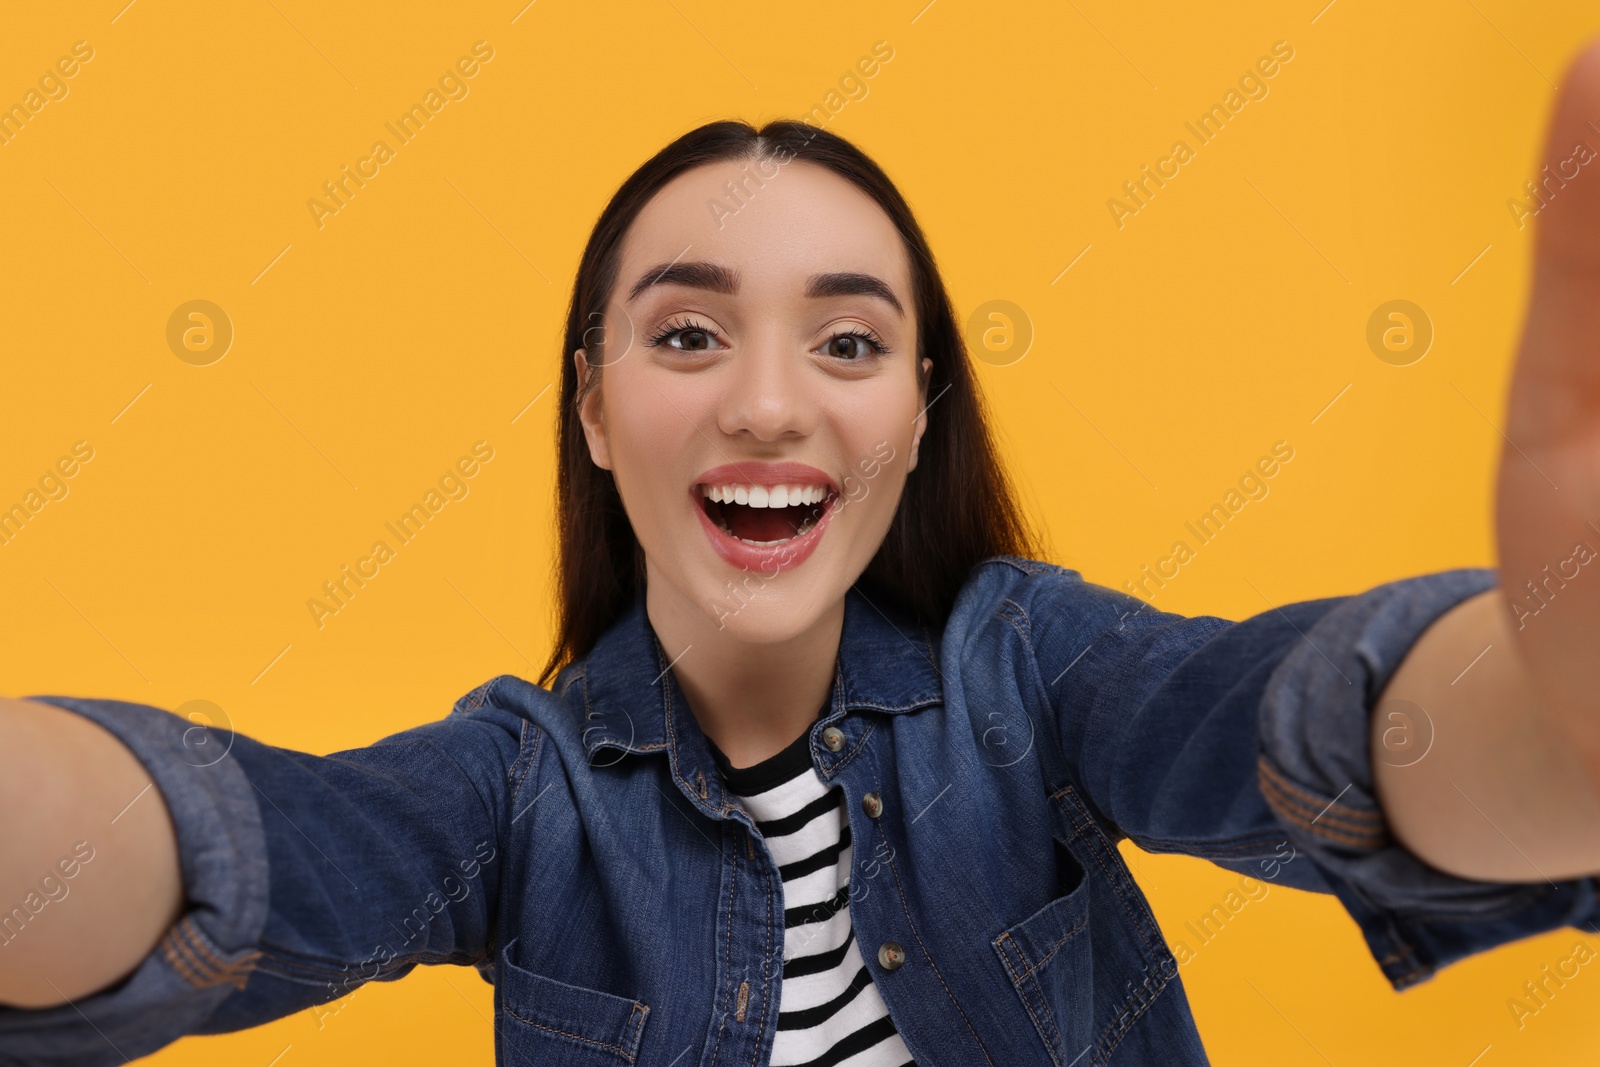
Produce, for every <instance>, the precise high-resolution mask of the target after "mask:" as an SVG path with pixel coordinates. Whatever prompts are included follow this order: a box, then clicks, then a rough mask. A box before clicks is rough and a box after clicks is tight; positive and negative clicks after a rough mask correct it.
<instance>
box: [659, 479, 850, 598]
mask: <svg viewBox="0 0 1600 1067" xmlns="http://www.w3.org/2000/svg"><path fill="white" fill-rule="evenodd" d="M702 485H768V486H771V485H826V486H827V487H828V496H827V497H825V498H823V501H822V504H821V507H822V517H821V518H819V519H818V520H817V523H816V525H815V526H813V527H811V529H810V530H807V531H806V532H805V533H804V534H802V535H800V536H799V537H791V538H790V539H789V540H787V541H785V542H783V543H782V544H779V545H771V546H768V547H766V548H758V547H756V546H755V545H747V544H745V543H744V542H743V541H741V540H739V539H738V538H737V537H729V536H728V535H727V534H725V533H723V532H722V530H721V528H720V527H718V526H717V524H716V523H715V522H713V521H712V520H711V516H709V515H707V514H706V509H705V502H704V500H703V498H702V495H701V492H700V487H701V486H702ZM689 497H690V499H691V501H692V502H693V505H694V513H695V514H696V515H698V516H699V517H700V528H701V529H703V530H704V531H705V533H706V539H707V540H709V541H710V542H711V547H712V548H713V549H714V550H715V551H716V553H717V555H719V556H721V557H722V559H723V560H724V562H726V563H728V564H729V565H731V566H734V567H738V568H740V569H741V570H747V571H760V572H762V573H763V574H766V575H767V576H768V577H776V576H777V575H778V574H779V573H780V572H782V571H785V570H789V569H790V568H793V567H798V566H799V565H800V564H802V563H804V562H805V561H806V560H807V559H808V558H810V556H811V553H813V552H815V551H816V550H817V545H819V544H821V543H822V534H823V532H824V531H825V530H827V528H828V523H829V522H831V521H832V520H833V513H834V512H835V511H838V510H839V509H838V507H837V506H835V504H836V501H837V500H838V499H839V489H838V486H836V485H835V484H834V481H833V479H832V478H830V477H828V476H827V475H826V474H824V473H823V472H822V471H819V470H818V469H817V468H815V467H808V466H807V465H805V464H804V463H739V464H733V463H727V464H724V465H722V466H720V467H713V468H711V469H710V470H708V471H706V472H705V473H704V474H702V475H700V477H699V479H698V480H697V481H696V482H695V484H694V485H692V486H690V487H689Z"/></svg>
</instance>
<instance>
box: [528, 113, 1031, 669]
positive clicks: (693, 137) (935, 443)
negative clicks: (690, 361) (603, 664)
mask: <svg viewBox="0 0 1600 1067" xmlns="http://www.w3.org/2000/svg"><path fill="white" fill-rule="evenodd" d="M729 160H733V161H737V160H775V161H777V162H780V163H785V164H786V163H788V162H794V161H805V162H810V163H815V164H818V165H820V166H824V167H827V168H828V169H829V170H831V171H833V172H834V173H835V174H838V175H839V176H840V177H842V178H844V179H846V180H847V181H849V182H850V183H851V184H853V185H855V186H856V187H857V188H858V189H860V190H861V191H862V192H864V193H865V194H866V195H868V196H870V197H871V198H872V199H873V200H874V201H876V202H877V204H878V206H879V207H881V208H882V209H883V211H884V213H885V214H886V215H888V217H889V218H890V220H892V221H893V222H894V224H895V227H896V228H897V229H898V230H899V231H900V235H901V237H902V238H904V240H905V243H906V253H907V255H908V256H909V257H910V260H911V282H912V290H913V299H914V301H915V305H916V321H917V334H918V341H919V351H918V353H917V366H918V368H920V367H921V365H922V358H923V357H924V356H926V357H927V358H929V359H931V360H933V367H932V369H931V372H930V375H929V380H928V381H927V383H926V386H925V388H926V398H925V400H926V402H931V405H932V406H931V408H930V410H929V413H928V419H929V425H928V430H927V432H926V433H924V434H923V438H922V443H921V445H920V447H919V449H918V454H917V455H918V458H917V469H916V470H915V471H914V472H912V476H911V477H910V478H908V479H907V481H906V487H905V491H904V493H903V494H902V496H901V499H900V504H899V508H898V510H897V511H896V512H895V516H894V519H893V521H892V522H891V524H890V526H889V531H888V533H887V534H886V535H885V536H884V540H883V544H882V545H880V546H879V548H878V552H877V554H876V555H875V556H873V558H872V562H871V563H869V564H868V565H867V569H866V571H865V572H864V573H863V574H862V576H861V578H860V579H859V581H858V585H860V587H861V588H862V589H863V591H865V592H868V593H869V595H873V596H874V598H875V599H876V597H883V598H885V599H886V600H888V601H889V602H890V603H892V604H893V605H895V606H896V607H898V608H900V609H901V610H902V611H904V612H906V613H907V614H909V615H910V616H911V617H912V618H914V619H917V620H919V621H925V622H928V623H932V624H941V623H942V621H943V619H944V618H945V617H946V616H947V615H948V614H949V612H950V608H951V606H952V605H953V604H954V602H955V598H956V594H957V592H958V591H959V590H960V589H961V586H962V584H963V583H964V582H965V581H966V578H967V575H968V573H969V572H970V571H971V569H972V567H973V566H974V565H975V564H976V563H978V562H979V561H980V560H982V559H984V558H985V557H988V556H992V555H1000V554H1005V555H1019V556H1025V557H1031V556H1034V555H1036V549H1035V541H1034V535H1033V533H1032V531H1031V530H1030V529H1029V527H1028V525H1027V523H1026V521H1025V520H1024V518H1023V515H1022V512H1021V509H1020V508H1019V507H1018V506H1017V503H1016V500H1015V498H1014V497H1013V495H1012V489H1011V484H1010V482H1009V480H1008V479H1007V477H1006V474H1005V470H1004V468H1003V467H1002V466H1001V464H1000V460H999V457H998V455H997V453H996V450H995V446H994V441H993V438H992V437H991V434H990V431H989V427H988V424H987V423H986V422H985V421H984V415H983V402H982V398H981V396H980V395H979V392H978V386H977V382H976V381H975V380H974V379H973V377H972V370H971V367H970V365H969V364H968V362H967V349H966V345H965V343H964V342H963V340H962V335H961V329H960V327H959V325H958V324H957V321H956V317H955V313H954V311H953V310H952V308H951V304H950V296H949V294H948V293H947V292H946V291H945V287H944V280H943V279H942V278H941V277H940V276H939V271H938V268H937V267H935V266H934V262H933V253H932V252H930V251H929V249H928V242H927V239H926V238H925V237H923V235H922V228H921V227H919V226H918V225H917V221H916V219H915V218H913V217H912V214H911V209H910V208H909V207H908V206H907V205H906V202H905V198H904V197H902V196H901V195H900V192H899V190H898V189H896V188H895V187H894V184H893V183H892V182H890V181H889V178H888V176H887V175H885V174H884V172H883V171H882V169H880V168H879V167H878V165H877V164H876V163H874V162H873V161H872V160H871V159H869V158H868V157H867V156H866V154H865V153H863V152H862V151H861V150H860V149H859V148H857V147H856V146H855V145H853V144H851V143H850V142H849V141H847V140H845V139H844V138H842V137H840V136H838V135H837V134H833V133H829V132H827V131H825V130H823V129H821V128H819V127H816V126H812V125H809V124H808V123H804V122H797V121H792V120H787V119H785V120H778V121H774V122H769V123H767V124H766V125H764V126H762V127H761V128H760V129H757V128H756V127H754V126H752V125H750V124H749V123H747V122H737V121H723V122H711V123H707V124H706V125H704V126H701V127H699V128H697V129H694V130H691V131H689V132H688V133H686V134H684V135H683V136H682V137H679V138H678V139H677V140H675V141H673V142H672V143H671V144H669V145H667V146H666V147H665V148H663V149H662V150H661V151H659V152H657V153H656V154H655V155H654V156H652V157H651V158H650V159H649V160H648V161H647V162H646V163H645V164H644V165H643V166H641V167H640V168H639V169H638V170H636V171H634V172H633V174H632V175H631V176H630V177H629V178H628V180H627V181H625V182H623V183H622V186H621V188H619V189H618V190H617V191H616V193H615V194H614V195H613V196H612V197H611V201H610V202H609V203H608V204H607V205H606V207H605V210H604V211H602V212H601V213H600V218H599V221H597V222H596V223H595V226H594V231H593V232H592V233H591V234H590V235H589V243H588V245H587V246H586V247H585V248H584V250H583V261H582V262H581V263H580V264H579V266H578V276H577V279H576V281H575V282H574V283H573V287H572V303H571V305H570V306H569V307H568V310H567V329H566V338H565V340H564V342H563V344H562V349H561V415H560V418H559V421H558V422H557V425H556V450H557V454H558V461H559V464H560V479H559V484H558V486H557V490H556V506H557V523H558V526H559V532H558V536H559V540H560V561H559V572H558V575H557V581H558V586H559V588H558V595H559V599H560V619H559V629H558V631H557V635H556V641H555V648H554V650H553V651H552V652H551V654H550V660H549V662H548V663H547V664H546V665H545V668H544V672H543V673H542V674H541V675H540V676H539V684H540V685H544V684H546V683H547V682H548V681H549V680H550V679H551V678H553V677H554V676H555V675H556V674H557V673H558V672H559V671H560V670H561V668H562V667H564V666H566V665H567V664H568V663H571V662H573V661H576V660H578V659H581V658H582V657H583V656H585V655H587V654H588V653H589V651H590V650H591V649H592V648H593V647H594V645H595V643H596V642H597V641H598V640H599V639H600V636H601V635H602V634H604V633H605V632H606V630H608V629H609V628H610V627H611V625H612V624H613V623H615V622H616V620H617V619H618V617H619V616H620V615H621V614H622V613H623V611H625V610H626V609H627V608H628V606H629V605H630V604H632V602H633V599H634V597H635V595H636V594H637V592H638V591H639V590H640V589H642V588H643V587H644V582H645V567H644V551H643V549H642V548H641V547H640V545H639V541H638V539H637V538H636V537H635V536H634V534H633V528H632V527H631V526H630V525H629V523H628V518H627V514H626V513H625V512H624V511H623V508H622V498H621V496H620V495H619V494H618V492H617V486H616V482H615V481H614V479H613V478H612V475H611V472H610V471H607V470H604V469H602V468H601V467H598V466H596V465H595V464H594V462H593V460H592V459H591V458H590V455H589V449H588V445H587V442H586V440H585V437H584V433H583V424H582V422H581V421H580V420H579V418H578V406H579V404H580V403H581V402H582V399H583V397H582V395H580V393H579V381H578V373H577V368H576V367H575V366H574V365H573V353H574V352H575V351H576V350H577V349H579V348H584V349H586V350H587V351H588V352H589V353H590V354H591V359H590V361H589V362H590V363H591V365H592V366H595V372H594V373H591V375H590V380H589V383H588V386H587V388H586V389H585V390H584V391H585V393H587V391H588V390H589V389H593V388H594V387H595V385H596V384H598V381H599V379H600V374H599V372H598V364H600V363H603V360H595V359H593V358H592V353H593V352H594V351H595V350H596V348H597V347H601V348H603V347H604V343H605V342H606V341H608V340H614V338H607V337H606V334H605V332H604V329H603V327H604V325H605V318H604V313H605V308H606V303H607V301H608V300H609V299H610V296H611V291H612V288H613V287H614V286H615V285H616V282H617V271H618V260H619V259H620V258H621V248H622V241H623V238H624V236H626V234H627V231H628V227H629V226H631V225H632V224H633V221H634V219H635V218H636V217H637V216H638V214H639V212H640V210H642V209H643V208H644V206H645V204H647V203H648V202H649V201H650V199H651V197H653V196H654V195H655V194H656V193H657V192H659V191H660V190H661V188H662V187H663V186H665V185H666V184H667V183H668V182H670V181H671V180H672V179H673V178H675V177H677V176H678V175H679V174H681V173H683V172H684V171H686V170H689V169H690V168H692V167H697V166H700V165H702V164H706V163H716V162H723V161H729ZM597 327H601V328H597Z"/></svg>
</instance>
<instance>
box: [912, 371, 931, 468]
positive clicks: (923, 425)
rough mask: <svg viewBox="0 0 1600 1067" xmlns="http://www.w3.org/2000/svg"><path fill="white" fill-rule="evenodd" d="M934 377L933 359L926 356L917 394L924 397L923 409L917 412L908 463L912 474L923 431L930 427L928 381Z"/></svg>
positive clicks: (915, 466) (915, 465)
mask: <svg viewBox="0 0 1600 1067" xmlns="http://www.w3.org/2000/svg"><path fill="white" fill-rule="evenodd" d="M932 377H933V360H931V359H928V358H926V357H924V358H923V360H922V374H921V379H922V380H921V387H920V388H919V389H918V390H917V395H918V396H920V397H921V399H922V410H921V411H920V412H918V413H917V424H916V429H914V430H913V431H912V432H911V458H910V460H908V461H907V463H906V473H907V474H910V473H911V472H912V471H914V470H916V469H917V448H918V446H920V445H921V444H922V433H923V431H924V430H926V429H927V428H928V382H930V381H931V380H932Z"/></svg>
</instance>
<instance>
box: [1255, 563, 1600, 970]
mask: <svg viewBox="0 0 1600 1067" xmlns="http://www.w3.org/2000/svg"><path fill="white" fill-rule="evenodd" d="M1495 583H1496V572H1495V571H1494V570H1493V569H1491V568H1484V567H1471V568H1460V569H1456V570H1449V571H1441V572H1437V573H1433V574H1424V575H1419V576H1416V577H1411V578H1404V579H1400V580H1398V581H1393V582H1388V583H1386V584H1383V585H1380V586H1377V587H1376V588H1374V589H1372V590H1369V591H1368V592H1365V593H1362V594H1360V595H1359V596H1354V597H1349V598H1348V599H1346V600H1345V602H1344V603H1341V604H1340V605H1339V606H1337V607H1335V608H1334V609H1333V610H1331V611H1329V612H1328V613H1327V614H1325V615H1324V616H1323V617H1322V618H1321V619H1319V620H1318V621H1317V623H1316V625H1314V626H1312V627H1311V628H1310V629H1309V630H1308V631H1307V632H1306V633H1305V635H1304V637H1305V640H1304V641H1302V642H1301V643H1300V644H1298V645H1297V646H1296V647H1295V648H1294V649H1293V650H1292V651H1291V652H1290V653H1289V654H1288V655H1287V656H1286V657H1285V658H1284V660H1283V662H1282V663H1280V664H1279V665H1278V667H1277V668H1276V669H1275V670H1274V671H1273V673H1272V676H1271V677H1270V678H1269V679H1268V681H1267V685H1266V689H1265V691H1264V693H1263V695H1262V700H1261V708H1260V728H1261V743H1262V747H1261V752H1260V754H1259V757H1258V761H1257V779H1258V781H1259V783H1260V787H1261V792H1262V794H1263V796H1264V797H1265V798H1266V800H1267V802H1268V804H1269V805H1271V807H1272V809H1273V811H1274V812H1276V813H1277V815H1278V817H1279V819H1280V820H1282V822H1283V824H1284V828H1285V832H1286V833H1287V834H1288V836H1289V840H1290V843H1291V844H1293V845H1294V846H1295V847H1296V848H1298V849H1300V850H1301V851H1302V852H1303V853H1305V854H1306V855H1307V856H1309V857H1310V859H1311V861H1312V863H1313V865H1314V866H1315V867H1316V868H1317V869H1318V870H1319V871H1320V872H1322V873H1323V874H1324V876H1325V880H1326V881H1327V882H1328V884H1329V888H1330V889H1331V890H1332V891H1333V893H1334V895H1335V896H1337V897H1338V898H1339V900H1340V901H1341V902H1342V903H1343V904H1344V906H1345V908H1346V910H1347V911H1348V912H1349V913H1350V916H1351V917H1352V918H1353V919H1354V920H1355V921H1356V924H1357V925H1358V926H1359V927H1360V928H1361V933H1362V935H1363V937H1364V938H1365V939H1366V942H1367V945H1368V947H1369V948H1370V950H1371V951H1372V955H1373V958H1374V959H1375V960H1376V961H1377V963H1378V966H1379V968H1380V969H1381V970H1382V971H1383V975H1384V977H1385V978H1387V979H1388V980H1389V983H1390V985H1391V986H1393V988H1394V989H1396V990H1401V989H1405V988H1407V987H1409V986H1412V985H1415V984H1417V983H1419V982H1422V981H1425V980H1427V979H1428V978H1431V977H1433V975H1434V973H1435V972H1436V971H1438V969H1439V968H1441V967H1443V966H1445V965H1447V964H1450V963H1453V962H1455V961H1457V960H1459V959H1462V958H1464V957H1466V956H1469V955H1472V954H1473V953H1477V952H1482V951H1484V950H1486V949H1489V948H1493V947H1495V946H1497V945H1502V944H1505V943H1507V942H1511V941H1515V940H1519V939H1521V938H1525V937H1530V936H1532V935H1534V934H1539V933H1544V932H1547V931H1550V930H1555V929H1558V928H1560V927H1563V926H1575V927H1581V928H1583V929H1586V930H1590V931H1593V930H1595V928H1596V927H1595V924H1596V921H1597V920H1600V911H1597V895H1596V890H1597V885H1596V880H1595V879H1594V878H1593V877H1583V878H1576V879H1570V880H1567V881H1563V882H1557V883H1554V884H1552V883H1550V882H1547V881H1545V882H1535V883H1522V882H1487V881H1478V880H1476V879H1469V878H1462V877H1458V876H1456V875H1453V874H1449V873H1447V872H1445V871H1441V870H1439V869H1437V868H1435V867H1432V866H1430V865H1428V864H1427V863H1426V862H1425V861H1423V860H1422V859H1421V858H1420V857H1418V856H1416V855H1415V854H1414V853H1412V852H1411V851H1410V850H1409V849H1407V848H1406V847H1405V846H1404V845H1403V844H1401V843H1400V842H1399V840H1398V839H1397V838H1395V837H1394V835H1393V834H1392V833H1391V831H1390V828H1389V825H1388V822H1387V821H1386V820H1385V818H1384V815H1383V812H1382V810H1381V808H1380V806H1379V804H1378V800H1377V796H1376V793H1375V790H1374V786H1373V773H1372V770H1373V769H1372V754H1371V750H1370V737H1371V730H1370V723H1371V715H1372V714H1373V710H1374V706H1375V705H1376V702H1377V699H1378V696H1379V695H1380V694H1381V693H1382V692H1383V689H1384V686H1385V685H1387V684H1388V682H1389V679H1390V677H1391V676H1392V675H1393V674H1394V672H1395V671H1396V670H1397V669H1398V668H1399V666H1400V663H1401V661H1402V660H1403V659H1404V658H1405V656H1406V654H1407V652H1409V651H1410V649H1411V647H1412V645H1413V644H1414V643H1415V642H1416V640H1417V639H1418V638H1419V637H1420V636H1421V635H1422V632H1423V631H1424V630H1426V629H1427V628H1428V627H1429V626H1430V625H1432V623H1433V622H1434V620H1435V619H1437V618H1438V617H1439V616H1441V615H1443V614H1444V613H1445V612H1447V611H1449V610H1450V609H1451V608H1453V607H1455V606H1456V605H1457V604H1459V603H1461V602H1462V601H1464V600H1466V599H1468V598H1469V597H1472V596H1475V595H1477V594H1478V593H1481V592H1484V591H1485V590H1487V589H1490V588H1493V587H1494V585H1495ZM1418 733H1419V736H1418V738H1417V740H1418V743H1422V744H1426V742H1427V736H1424V735H1429V734H1430V731H1427V730H1426V729H1425V728H1419V731H1418ZM1424 751H1426V750H1425V749H1424ZM1407 758H1408V759H1409V758H1411V757H1409V756H1408V757H1407Z"/></svg>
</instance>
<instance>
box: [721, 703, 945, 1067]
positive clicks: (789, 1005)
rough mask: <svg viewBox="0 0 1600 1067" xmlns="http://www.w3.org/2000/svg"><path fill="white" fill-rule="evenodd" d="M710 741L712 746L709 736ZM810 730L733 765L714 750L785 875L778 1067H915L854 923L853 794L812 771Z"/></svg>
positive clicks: (776, 1047) (774, 1059)
mask: <svg viewBox="0 0 1600 1067" xmlns="http://www.w3.org/2000/svg"><path fill="white" fill-rule="evenodd" d="M708 740H709V739H708ZM809 741H810V731H809V730H808V731H807V732H806V733H803V734H801V735H800V736H799V737H798V738H796V739H795V740H794V741H793V742H792V743H791V744H790V745H789V746H788V747H787V748H785V749H784V750H783V751H782V752H779V753H777V754H776V755H774V756H771V757H770V758H768V759H764V760H762V761H761V762H760V763H757V764H755V765H753V766H750V767H734V766H732V764H731V763H730V762H729V761H728V758H727V756H725V755H724V754H723V753H722V751H721V750H720V749H718V748H717V746H716V745H715V744H714V743H713V744H712V745H711V752H712V755H713V757H714V758H715V759H716V761H717V766H718V768H719V769H720V770H721V772H722V777H723V780H724V781H725V782H727V785H728V789H729V791H730V792H731V793H732V794H733V795H734V796H736V797H738V798H739V800H740V801H741V802H742V803H743V804H744V806H745V807H746V808H747V809H748V810H749V812H750V814H751V816H752V817H753V818H754V819H755V821H756V827H757V828H758V829H759V830H760V831H761V836H762V837H763V838H764V839H765V841H766V843H767V848H768V849H769V850H771V852H772V858H773V859H774V860H775V861H776V862H777V864H778V873H779V874H780V875H781V876H782V878H783V903H784V928H785V929H784V945H783V983H782V986H781V988H780V990H779V1002H778V1007H779V1010H778V1035H777V1038H776V1039H775V1040H774V1042H773V1046H772V1058H771V1059H770V1060H769V1061H768V1062H769V1064H771V1067H915V1063H916V1061H914V1060H913V1059H912V1058H911V1053H910V1051H909V1050H907V1048H906V1046H905V1043H904V1042H903V1041H901V1040H900V1035H899V1034H898V1033H897V1032H896V1030H895V1026H894V1023H893V1022H892V1021H891V1020H890V1018H889V1009H888V1007H887V1006H886V1005H885V1004H884V1002H883V997H882V996H880V995H879V993H878V990H877V987H875V986H874V985H873V984H872V976H871V974H870V973H869V972H868V971H867V965H866V964H865V963H864V962H862V959H861V952H860V949H859V948H858V947H857V945H856V938H855V929H854V927H853V926H852V925H851V922H850V907H849V905H850V871H851V859H850V819H849V816H848V813H847V812H846V811H845V807H844V791H843V790H839V791H837V792H835V791H834V790H832V789H830V788H828V787H827V786H826V785H825V784H823V781H822V779H821V778H820V777H819V776H818V775H817V772H816V769H815V768H814V767H813V766H812V765H811V751H810V747H809Z"/></svg>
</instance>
